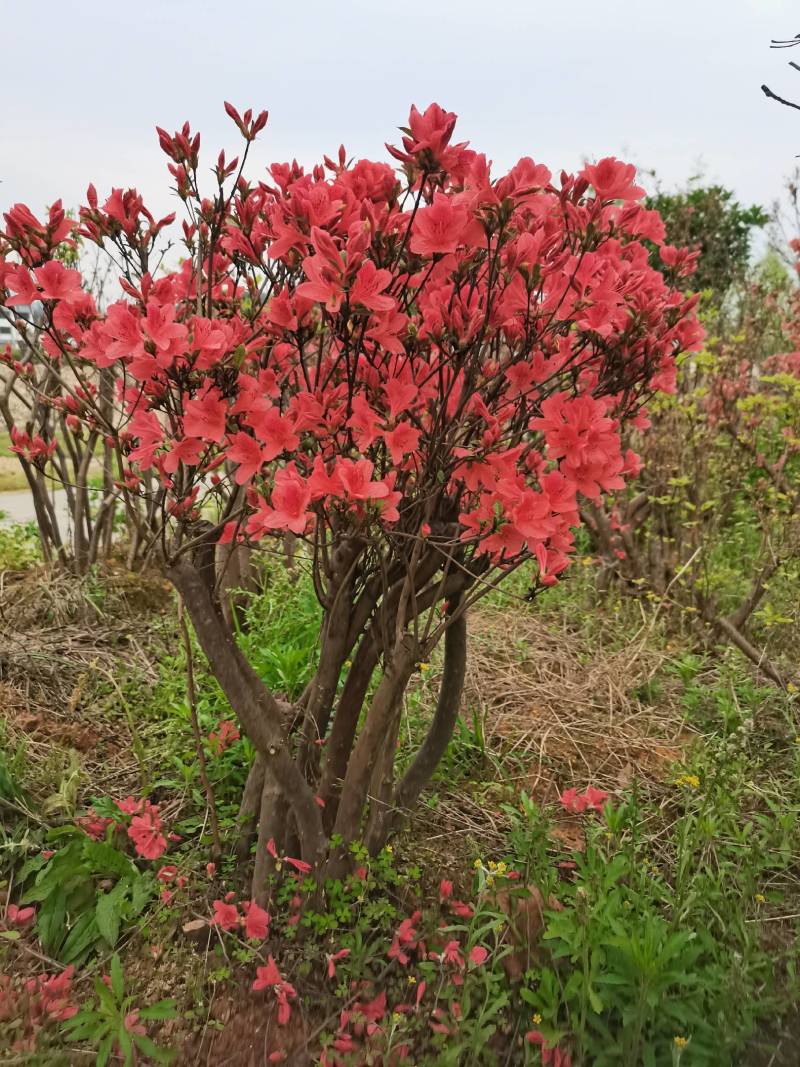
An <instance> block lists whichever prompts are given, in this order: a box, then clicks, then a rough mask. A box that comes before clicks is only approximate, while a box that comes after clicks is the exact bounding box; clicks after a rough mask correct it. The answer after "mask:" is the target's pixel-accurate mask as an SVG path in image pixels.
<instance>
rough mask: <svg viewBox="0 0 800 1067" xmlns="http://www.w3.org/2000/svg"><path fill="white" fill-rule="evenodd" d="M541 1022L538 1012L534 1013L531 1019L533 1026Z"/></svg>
mask: <svg viewBox="0 0 800 1067" xmlns="http://www.w3.org/2000/svg"><path fill="white" fill-rule="evenodd" d="M541 1021H542V1017H541V1015H540V1014H539V1012H538V1011H535V1012H534V1013H533V1018H532V1019H531V1022H532V1023H533V1025H534V1026H538V1025H539V1023H540V1022H541Z"/></svg>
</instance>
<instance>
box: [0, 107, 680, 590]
mask: <svg viewBox="0 0 800 1067" xmlns="http://www.w3.org/2000/svg"><path fill="white" fill-rule="evenodd" d="M229 114H231V115H232V117H233V118H234V121H235V123H236V125H237V126H238V127H239V129H240V130H241V131H243V134H244V136H245V138H246V140H247V141H248V142H249V141H250V140H252V138H253V137H254V136H255V134H256V133H257V132H258V130H259V129H260V128H261V126H262V125H263V124H264V123H265V122H266V114H265V113H264V114H262V115H260V116H258V118H257V119H256V120H253V119H252V115H251V114H250V113H249V112H247V113H246V115H245V117H244V118H243V117H242V116H240V115H239V114H238V112H236V111H235V109H230V107H229ZM247 116H250V117H249V118H248V117H247ZM454 125H455V116H454V115H453V114H451V113H448V112H445V111H444V110H443V109H441V108H440V107H438V106H437V105H431V107H429V108H428V109H427V110H426V111H425V112H424V113H420V112H418V111H417V110H416V109H412V113H411V116H410V118H409V127H408V130H407V135H406V136H405V137H404V141H403V149H402V150H398V149H391V151H392V154H393V155H394V156H395V157H396V158H397V159H399V160H401V161H402V163H403V165H404V172H405V186H403V184H402V183H401V182H399V181H398V177H397V175H396V173H395V172H394V171H393V170H392V168H391V167H390V166H388V165H387V164H385V163H378V162H372V161H368V160H358V161H356V162H348V161H347V158H346V154H345V153H344V150H342V151H341V152H340V154H339V158H338V160H337V161H333V160H330V159H328V158H327V157H326V160H325V163H324V165H322V166H317V167H315V168H313V169H312V170H311V171H310V172H306V171H304V170H303V168H301V167H299V166H298V165H297V164H296V163H295V164H291V165H288V164H281V165H278V164H275V165H273V166H272V167H271V168H270V178H269V180H268V181H267V182H259V183H257V184H255V185H251V184H248V183H247V182H246V181H245V180H244V179H243V178H241V177H239V179H238V181H237V183H236V185H235V188H234V189H233V191H232V192H231V195H230V198H229V200H228V201H227V202H226V203H225V204H224V211H220V210H219V209H218V206H215V204H213V203H212V202H210V201H209V202H205V201H202V200H201V219H200V222H199V224H198V225H199V228H200V230H203V229H204V227H210V226H212V225H213V226H216V227H218V228H219V231H220V232H219V241H218V245H217V246H216V247H215V249H214V253H213V255H212V256H211V257H210V260H209V262H208V263H207V264H203V267H202V270H203V273H202V275H201V274H198V272H197V269H196V265H195V262H194V260H193V259H192V258H191V257H188V258H186V259H185V260H184V262H183V264H182V266H180V267H179V268H177V269H176V270H174V271H172V272H169V273H166V274H163V275H159V277H158V278H155V277H154V276H152V275H151V273H150V272H148V271H146V270H144V271H142V272H141V275H140V276H139V277H137V278H133V276H128V277H124V278H123V279H121V284H122V287H123V289H124V290H125V298H124V299H122V300H118V301H116V302H114V303H112V304H111V306H110V307H109V308H108V309H107V310H105V311H100V309H98V308H97V307H96V306H95V303H94V300H93V299H92V297H91V295H90V294H89V293H88V292H87V291H86V290H85V289H84V288H83V284H82V279H81V276H80V274H79V272H78V271H76V270H73V269H70V268H68V267H65V266H64V265H63V264H62V263H60V262H59V261H57V260H55V259H52V258H48V257H50V256H52V254H53V252H54V250H55V248H56V247H57V244H58V243H59V242H63V241H64V240H65V239H67V238H68V237H69V235H70V234H71V233H72V232H73V228H72V225H71V224H70V222H69V220H67V219H65V218H64V217H63V212H60V211H59V210H55V209H54V210H55V214H52V213H51V221H50V222H49V223H48V224H47V225H45V224H42V223H40V222H38V221H37V220H36V219H35V218H34V217H33V216H32V214H31V213H30V212H29V211H28V209H27V208H25V207H24V206H21V205H17V206H16V207H15V208H13V209H12V210H11V211H10V212H9V213H8V214H7V215H6V231H5V233H4V234H3V237H2V244H0V249H3V248H4V249H5V252H6V255H5V257H4V258H0V292H1V291H2V290H5V296H4V297H2V300H3V302H4V303H5V304H6V306H8V307H13V306H16V305H22V304H24V305H30V304H32V303H34V302H36V301H38V302H41V303H42V304H43V305H44V308H45V314H46V325H45V328H44V329H43V331H42V334H41V343H42V345H43V347H44V349H45V351H46V352H47V354H48V356H49V357H50V358H51V359H52V361H53V363H54V364H55V365H60V364H61V363H62V361H64V360H67V359H68V360H69V361H70V362H71V363H72V364H74V365H76V366H78V367H81V366H82V367H84V368H85V369H86V374H85V379H84V387H83V389H82V391H81V395H78V392H77V391H73V397H72V399H73V400H74V401H76V403H75V411H74V413H73V414H74V417H75V419H76V420H77V421H78V422H80V423H86V424H89V425H90V426H94V427H96V428H98V429H101V430H102V431H103V432H104V433H108V432H110V431H111V432H115V433H116V436H117V437H118V439H119V440H120V442H121V443H122V446H123V451H124V453H125V454H126V455H127V457H128V461H129V463H130V464H131V471H130V476H129V478H130V485H135V484H137V482H136V478H137V475H136V472H137V471H138V472H140V473H141V472H148V471H154V472H156V473H157V475H158V478H159V480H160V481H161V483H162V485H163V486H164V487H165V489H166V490H167V491H168V496H169V498H170V501H171V503H170V509H171V513H172V514H173V515H174V516H182V515H187V514H189V513H192V512H193V511H195V510H196V509H197V508H198V507H199V504H200V500H201V499H202V498H203V497H205V496H212V497H213V496H214V495H215V487H213V486H212V483H211V481H210V479H212V476H213V474H214V472H215V471H217V470H218V469H219V467H220V464H222V463H225V464H228V465H229V468H228V469H229V470H230V471H231V475H230V477H231V480H232V482H233V483H235V484H236V485H240V486H246V487H247V489H248V492H247V497H246V501H247V507H246V508H245V509H244V510H243V512H242V514H241V516H240V517H236V518H231V519H230V520H229V521H228V522H227V524H226V526H225V533H224V537H225V538H240V537H243V536H247V537H249V538H250V539H258V538H260V537H263V536H264V535H265V534H267V533H271V532H276V531H278V532H282V531H291V532H293V533H296V534H306V533H309V532H310V531H311V530H312V529H313V527H314V526H315V525H318V524H322V525H324V526H325V527H326V528H329V529H335V528H337V527H338V526H340V525H341V524H342V523H343V522H345V523H347V524H349V525H350V526H354V527H356V528H359V527H361V528H372V527H374V525H375V524H378V525H379V526H383V527H393V526H396V525H397V524H398V523H400V524H401V525H402V526H403V527H404V528H405V527H407V526H408V521H405V520H402V519H401V515H402V514H404V515H406V516H407V520H409V521H410V520H411V517H412V514H413V516H414V520H413V524H412V526H411V527H410V528H409V530H408V532H410V533H415V534H416V533H418V531H419V529H420V527H421V526H422V524H423V522H428V520H429V518H431V517H432V515H430V514H429V512H430V508H429V507H425V506H424V505H423V502H422V501H423V500H424V499H426V498H428V497H429V493H430V486H431V484H436V485H438V486H439V487H440V489H439V491H440V494H441V495H443V496H445V497H447V498H448V499H449V500H450V501H452V506H451V508H450V509H448V510H449V511H450V513H451V514H452V516H453V518H455V519H456V520H457V522H458V524H459V534H460V537H461V538H462V539H463V540H464V541H465V542H467V543H469V544H470V545H472V546H473V547H474V550H475V552H476V553H477V554H482V555H487V556H488V557H489V558H490V559H491V560H492V561H493V562H494V563H507V562H509V561H511V560H513V559H515V558H517V557H519V556H520V554H521V553H523V552H527V553H530V554H533V555H535V556H536V558H537V560H538V562H539V566H540V569H541V573H542V576H543V578H544V579H546V580H553V579H554V577H555V576H556V575H557V574H558V573H559V572H560V571H561V570H563V568H564V567H565V566H566V565H567V560H568V555H569V553H570V551H571V547H572V534H571V528H572V527H573V526H575V525H577V523H578V501H579V498H580V497H581V496H584V497H587V498H589V499H597V498H598V497H599V495H600V494H601V493H602V492H607V491H609V490H612V489H616V488H619V487H620V486H621V485H622V484H623V479H624V477H625V476H626V475H627V474H630V473H631V472H633V471H634V470H635V469H636V460H635V457H633V456H632V455H631V454H623V453H622V452H621V450H620V440H619V428H620V418H621V417H623V416H628V415H630V414H633V413H635V411H636V409H637V408H638V407H640V406H641V402H642V399H643V398H644V395H645V392H646V391H647V390H652V389H657V388H665V387H666V388H668V387H670V385H671V383H672V380H673V374H674V370H673V366H674V356H675V354H676V352H678V351H681V350H685V349H687V348H692V347H694V346H695V345H696V344H697V342H698V340H699V336H700V331H699V328H698V327H697V324H696V322H695V320H694V318H693V316H692V313H691V312H692V308H693V306H694V304H693V301H687V300H686V299H685V298H684V297H683V296H682V295H681V294H680V292H679V291H678V290H677V289H673V288H671V287H670V286H669V285H668V284H667V282H666V281H665V280H664V277H663V275H662V274H661V273H659V272H658V271H656V270H654V269H653V268H652V267H650V265H649V263H648V255H647V251H646V248H645V246H644V244H643V243H642V239H644V238H648V239H650V240H652V241H655V242H656V243H659V244H660V243H663V226H662V224H661V222H660V220H659V218H658V216H657V215H656V214H655V213H654V212H652V211H648V210H646V209H645V208H644V207H643V206H642V205H641V204H640V203H639V200H640V199H641V197H642V195H643V191H642V190H641V189H640V188H639V187H638V186H636V185H635V181H634V179H635V169H634V168H633V167H632V166H630V165H628V164H624V163H621V162H619V161H618V160H616V159H613V158H609V159H605V160H601V161H600V162H599V163H598V164H596V165H587V166H586V167H585V168H584V170H583V171H581V173H580V174H578V175H574V176H573V175H566V174H562V175H561V180H560V185H556V184H554V183H553V181H552V175H551V173H550V171H549V170H548V169H547V168H546V167H544V166H543V165H541V164H537V163H534V161H533V160H531V159H530V158H527V157H526V158H523V159H521V160H520V161H519V163H517V164H516V166H515V167H513V168H512V169H511V171H510V172H509V173H508V174H507V175H506V176H504V177H502V178H500V179H495V180H493V179H492V177H491V172H490V165H489V163H488V161H487V160H486V158H485V156H483V155H482V154H480V153H478V152H475V151H473V150H472V149H470V148H469V147H468V146H467V145H466V144H455V145H453V144H451V136H452V133H453V128H454ZM159 136H160V141H161V145H162V147H163V148H164V150H165V151H166V152H167V154H168V155H169V156H170V157H171V159H172V160H173V165H172V167H171V169H172V171H173V175H174V176H175V177H176V178H177V179H178V184H179V189H181V188H182V187H184V185H185V183H186V182H189V185H191V178H190V177H189V171H187V169H186V168H187V167H189V168H190V169H191V166H193V165H194V162H193V161H194V160H195V157H196V154H197V150H198V148H199V139H198V138H196V137H195V138H194V139H192V137H191V134H190V131H189V129H188V126H186V127H184V129H183V131H181V132H179V133H176V134H175V135H174V136H172V137H170V136H169V135H168V134H167V133H165V132H164V131H163V130H162V131H159ZM223 170H224V172H225V173H231V174H232V173H233V172H234V171H235V170H236V166H235V165H234V164H231V165H224V166H223ZM590 189H591V190H592V191H593V192H592V195H589V190H590ZM186 192H187V195H188V186H187V187H186ZM202 212H205V215H203V213H202ZM171 221H172V219H171V218H167V219H164V220H161V221H160V222H159V223H155V222H154V220H153V218H152V216H151V215H150V214H149V212H147V210H146V209H145V207H144V205H143V203H142V201H141V197H139V196H138V194H136V193H135V192H134V191H132V190H129V191H128V192H127V193H123V192H122V191H121V190H119V189H117V190H114V191H113V192H112V194H111V196H110V197H109V198H108V199H107V200H106V202H105V203H104V204H103V206H102V207H100V206H99V202H98V200H97V196H96V193H95V192H94V191H93V189H91V188H90V191H89V196H88V204H87V205H86V206H85V207H83V208H82V209H81V211H80V223H79V225H78V226H77V232H78V233H79V234H80V235H81V236H82V237H83V238H85V239H89V240H92V241H96V242H98V243H101V244H102V243H103V242H109V241H110V242H111V243H116V244H119V243H120V242H123V243H124V241H127V242H128V244H129V245H130V246H132V247H137V248H142V247H150V246H151V245H152V243H153V242H154V241H155V239H156V237H157V235H158V233H159V232H160V230H161V229H162V228H164V227H165V226H168V225H169V224H170V223H171ZM195 231H196V227H195V226H194V224H192V225H190V224H188V223H186V224H185V227H184V236H185V239H186V241H187V245H190V246H191V243H192V241H193V240H194V239H195V238H196V237H197V233H196V232H195ZM14 255H16V256H17V257H19V258H18V260H17V261H15V259H14V258H13V256H14ZM663 258H665V259H666V260H667V261H668V262H672V260H674V261H675V263H674V264H673V265H674V266H681V267H682V268H685V259H682V258H681V257H680V256H678V254H677V253H676V251H675V250H674V249H673V250H671V251H670V250H668V249H666V248H665V249H664V253H663ZM254 270H255V271H260V272H262V273H261V279H262V280H261V282H258V281H256V275H255V274H254V273H253V271H254ZM264 278H266V279H267V280H268V281H269V284H268V285H267V287H266V295H265V288H264V282H263V279H264ZM476 341H479V342H480V350H481V356H480V360H479V361H478V362H475V361H474V360H473V359H471V358H468V353H470V352H471V351H472V349H473V348H474V347H475V342H476ZM612 353H613V355H612ZM612 362H613V365H612ZM106 367H114V368H115V371H116V372H117V373H118V378H117V389H118V401H119V406H120V413H121V418H120V419H118V420H117V422H116V424H115V425H108V421H109V419H108V413H107V412H106V414H105V415H103V416H102V418H101V413H100V410H99V407H98V405H97V398H96V395H94V394H93V391H92V387H91V381H92V372H93V371H96V370H98V369H102V368H106ZM642 387H645V388H644V389H643V388H642ZM540 441H541V442H542V445H540V444H539V442H540ZM20 447H22V445H20ZM28 447H32V445H29V446H28ZM218 478H219V479H221V480H223V481H225V480H227V479H226V477H225V476H224V474H220V475H218ZM431 480H433V483H432V481H431ZM223 510H224V509H223Z"/></svg>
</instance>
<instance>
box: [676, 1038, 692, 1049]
mask: <svg viewBox="0 0 800 1067" xmlns="http://www.w3.org/2000/svg"><path fill="white" fill-rule="evenodd" d="M672 1043H673V1044H674V1045H675V1048H686V1046H687V1045H688V1044H689V1038H688V1037H680V1036H677V1037H673V1039H672Z"/></svg>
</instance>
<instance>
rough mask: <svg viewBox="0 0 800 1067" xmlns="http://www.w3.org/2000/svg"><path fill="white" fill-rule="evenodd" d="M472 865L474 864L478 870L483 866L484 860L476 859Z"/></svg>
mask: <svg viewBox="0 0 800 1067" xmlns="http://www.w3.org/2000/svg"><path fill="white" fill-rule="evenodd" d="M472 866H473V867H474V868H475V870H476V871H477V870H478V868H479V867H482V866H483V862H482V861H481V860H475V862H474V863H473V864H472Z"/></svg>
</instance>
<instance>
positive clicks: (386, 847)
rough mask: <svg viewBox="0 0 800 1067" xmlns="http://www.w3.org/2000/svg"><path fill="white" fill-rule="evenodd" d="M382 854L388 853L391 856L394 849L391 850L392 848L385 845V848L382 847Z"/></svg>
mask: <svg viewBox="0 0 800 1067" xmlns="http://www.w3.org/2000/svg"><path fill="white" fill-rule="evenodd" d="M384 852H388V853H389V855H390V856H391V854H392V853H393V852H394V849H393V848H392V846H391V845H386V846H385V847H384Z"/></svg>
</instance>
